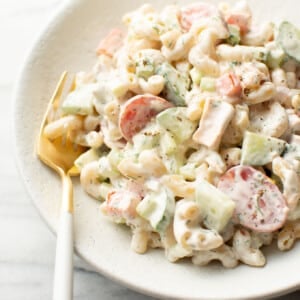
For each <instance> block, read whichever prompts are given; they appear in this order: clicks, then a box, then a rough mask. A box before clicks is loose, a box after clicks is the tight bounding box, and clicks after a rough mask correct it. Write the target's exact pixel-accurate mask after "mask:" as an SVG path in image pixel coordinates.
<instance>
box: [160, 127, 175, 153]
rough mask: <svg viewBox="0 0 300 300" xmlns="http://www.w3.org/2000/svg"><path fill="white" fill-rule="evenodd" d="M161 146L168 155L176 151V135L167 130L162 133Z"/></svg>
mask: <svg viewBox="0 0 300 300" xmlns="http://www.w3.org/2000/svg"><path fill="white" fill-rule="evenodd" d="M160 147H161V151H162V152H163V153H164V154H166V155H169V154H172V153H174V152H175V151H176V149H177V143H176V141H175V139H174V135H173V134H171V133H170V132H168V131H165V132H164V133H163V134H162V135H161V139H160Z"/></svg>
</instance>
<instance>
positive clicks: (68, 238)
mask: <svg viewBox="0 0 300 300" xmlns="http://www.w3.org/2000/svg"><path fill="white" fill-rule="evenodd" d="M72 297H73V214H72V213H71V212H69V211H62V212H61V215H60V222H59V228H58V231H57V244H56V257H55V270H54V289H53V300H71V299H72Z"/></svg>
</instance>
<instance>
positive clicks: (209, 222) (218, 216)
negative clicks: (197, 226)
mask: <svg viewBox="0 0 300 300" xmlns="http://www.w3.org/2000/svg"><path fill="white" fill-rule="evenodd" d="M195 200H196V203H197V204H198V205H199V207H200V210H201V211H202V217H203V222H204V225H205V226H206V227H207V228H209V229H214V230H216V231H218V232H221V231H222V230H223V229H224V228H225V226H226V225H227V223H228V222H229V220H230V219H231V218H232V215H233V211H234V209H235V203H234V202H233V201H232V200H231V198H229V197H228V196H227V195H226V194H224V193H223V192H221V191H220V190H218V189H217V188H216V187H215V186H213V185H212V184H210V183H209V182H207V181H205V180H201V181H198V182H197V183H196V197H195Z"/></svg>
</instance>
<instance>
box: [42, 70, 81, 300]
mask: <svg viewBox="0 0 300 300" xmlns="http://www.w3.org/2000/svg"><path fill="white" fill-rule="evenodd" d="M66 80H67V72H64V73H63V74H62V75H61V78H60V80H59V82H58V84H57V86H56V89H55V91H54V94H53V96H52V98H51V100H50V102H49V104H48V108H47V110H46V113H45V115H44V117H43V121H42V124H41V127H40V130H39V135H38V141H37V144H36V153H37V155H38V157H39V159H40V160H42V161H43V162H44V163H45V164H46V165H48V166H49V167H50V168H52V169H53V170H54V171H56V172H57V173H58V174H59V175H60V177H61V180H62V202H61V211H60V217H59V227H58V230H57V244H56V258H55V269H54V287H53V299H55V300H67V299H68V300H69V299H72V294H73V186H72V181H71V178H70V176H77V175H79V171H78V169H77V168H76V167H74V161H75V160H76V158H78V156H79V155H80V154H82V153H83V152H84V150H85V148H83V147H80V146H76V147H74V144H73V143H72V142H71V141H70V139H68V136H66V137H64V138H61V137H60V138H56V139H55V140H49V139H48V138H47V137H46V136H45V134H44V129H45V126H46V125H47V124H48V117H49V114H50V112H51V111H52V110H56V109H58V106H59V102H60V101H61V98H62V94H63V92H64V90H65V86H66ZM74 86H75V84H74V80H73V82H72V85H71V88H70V90H69V91H71V90H72V89H73V88H74Z"/></svg>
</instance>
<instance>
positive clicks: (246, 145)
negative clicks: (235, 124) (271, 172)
mask: <svg viewBox="0 0 300 300" xmlns="http://www.w3.org/2000/svg"><path fill="white" fill-rule="evenodd" d="M285 144H286V142H285V141H283V140H280V139H277V138H273V137H269V136H266V135H262V134H258V133H254V132H250V131H246V132H245V135H244V141H243V146H242V156H241V164H242V165H252V166H263V165H265V164H267V163H269V162H271V161H272V160H273V158H274V157H275V156H276V155H280V154H281V153H282V152H283V150H284V148H285Z"/></svg>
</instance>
